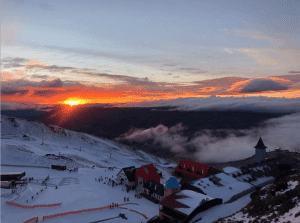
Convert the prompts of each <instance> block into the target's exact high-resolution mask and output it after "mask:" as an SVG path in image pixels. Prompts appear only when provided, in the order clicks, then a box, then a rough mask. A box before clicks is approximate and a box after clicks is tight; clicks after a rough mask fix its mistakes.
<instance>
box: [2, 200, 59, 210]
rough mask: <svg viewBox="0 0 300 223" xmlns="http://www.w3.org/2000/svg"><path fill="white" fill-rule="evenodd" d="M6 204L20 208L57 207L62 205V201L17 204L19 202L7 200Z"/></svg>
mask: <svg viewBox="0 0 300 223" xmlns="http://www.w3.org/2000/svg"><path fill="white" fill-rule="evenodd" d="M5 204H7V205H12V206H15V207H18V208H28V209H33V208H50V207H57V206H61V203H57V204H38V205H23V204H17V203H13V202H8V201H7V202H5Z"/></svg>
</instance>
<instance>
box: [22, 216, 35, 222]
mask: <svg viewBox="0 0 300 223" xmlns="http://www.w3.org/2000/svg"><path fill="white" fill-rule="evenodd" d="M38 221H39V218H38V217H34V218H30V219H28V220H26V221H23V223H37V222H38Z"/></svg>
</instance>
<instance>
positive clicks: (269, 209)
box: [214, 171, 300, 223]
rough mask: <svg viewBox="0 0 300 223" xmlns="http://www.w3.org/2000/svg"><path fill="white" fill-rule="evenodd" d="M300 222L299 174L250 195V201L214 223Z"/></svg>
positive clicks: (284, 178) (282, 179)
mask: <svg viewBox="0 0 300 223" xmlns="http://www.w3.org/2000/svg"><path fill="white" fill-rule="evenodd" d="M299 221H300V172H299V171H298V172H297V173H296V174H294V175H291V176H286V177H283V178H281V179H280V180H278V181H277V182H276V183H274V184H273V185H270V186H267V187H264V188H262V189H261V190H259V191H258V192H255V193H254V194H252V201H251V202H250V203H249V204H248V205H246V206H245V207H244V208H242V209H241V210H239V211H237V212H236V213H234V214H231V215H230V216H229V217H226V218H221V219H219V220H217V221H215V222H214V223H221V222H222V223H225V222H226V223H227V222H228V223H229V222H230V223H241V222H249V223H250V222H251V223H258V222H262V223H271V222H282V223H283V222H286V223H288V222H289V223H293V222H299Z"/></svg>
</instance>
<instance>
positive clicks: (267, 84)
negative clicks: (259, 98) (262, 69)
mask: <svg viewBox="0 0 300 223" xmlns="http://www.w3.org/2000/svg"><path fill="white" fill-rule="evenodd" d="M287 89H288V87H287V86H284V85H282V84H280V83H278V82H276V81H273V80H269V79H254V80H251V81H250V82H249V83H247V84H245V86H244V87H243V88H242V89H241V92H243V93H253V92H263V91H282V90H287Z"/></svg>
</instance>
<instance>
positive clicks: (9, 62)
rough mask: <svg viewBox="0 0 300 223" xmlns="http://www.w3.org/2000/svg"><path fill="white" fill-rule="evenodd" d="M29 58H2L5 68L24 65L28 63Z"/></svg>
mask: <svg viewBox="0 0 300 223" xmlns="http://www.w3.org/2000/svg"><path fill="white" fill-rule="evenodd" d="M28 61H29V59H26V58H20V57H14V58H13V57H6V58H3V59H2V60H1V63H2V64H3V68H14V67H23V66H24V63H27V62H28Z"/></svg>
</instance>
